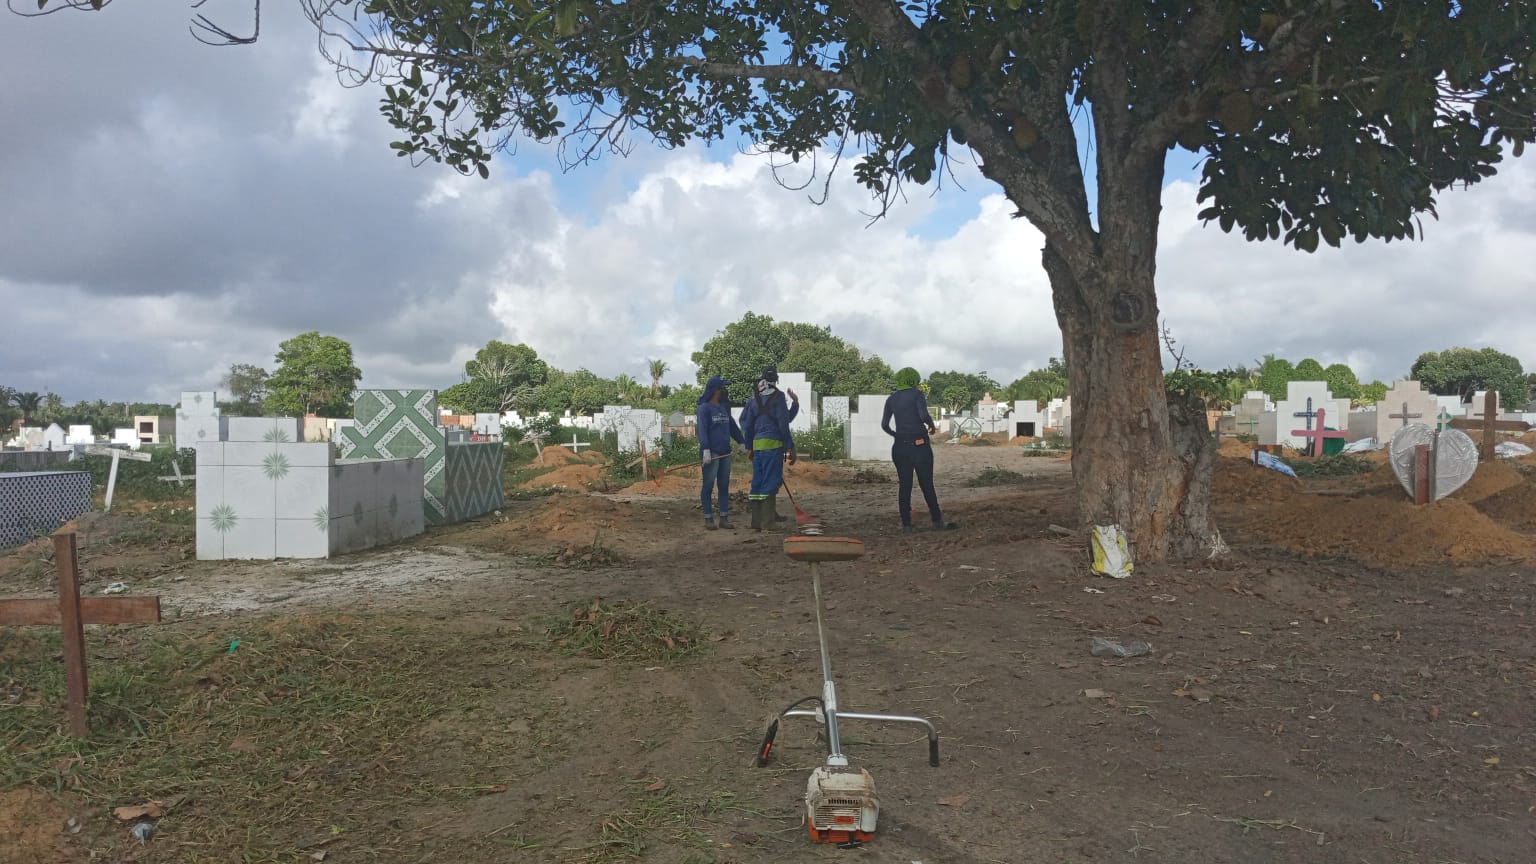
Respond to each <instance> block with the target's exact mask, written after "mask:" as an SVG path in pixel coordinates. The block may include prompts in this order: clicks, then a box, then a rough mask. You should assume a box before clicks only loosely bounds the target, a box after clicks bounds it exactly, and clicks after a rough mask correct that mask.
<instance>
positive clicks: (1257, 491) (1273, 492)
mask: <svg viewBox="0 0 1536 864" xmlns="http://www.w3.org/2000/svg"><path fill="white" fill-rule="evenodd" d="M1300 489H1301V484H1300V483H1298V482H1297V481H1296V480H1294V479H1292V478H1290V477H1287V476H1285V475H1284V474H1281V473H1280V472H1279V471H1275V470H1273V469H1270V468H1260V467H1259V466H1258V465H1255V464H1253V462H1252V461H1251V460H1244V459H1238V458H1235V457H1230V456H1219V457H1217V459H1216V469H1215V471H1214V472H1213V474H1212V477H1211V495H1212V496H1213V497H1214V498H1215V499H1216V500H1217V501H1218V502H1232V503H1237V504H1248V503H1253V502H1259V501H1280V500H1283V499H1285V498H1288V497H1290V496H1292V495H1295V494H1296V493H1297V492H1298V491H1300Z"/></svg>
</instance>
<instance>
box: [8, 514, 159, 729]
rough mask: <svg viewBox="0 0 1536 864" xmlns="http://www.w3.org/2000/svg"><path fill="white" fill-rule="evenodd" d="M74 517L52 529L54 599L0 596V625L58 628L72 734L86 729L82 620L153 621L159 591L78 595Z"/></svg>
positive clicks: (156, 617)
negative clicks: (56, 593) (138, 594)
mask: <svg viewBox="0 0 1536 864" xmlns="http://www.w3.org/2000/svg"><path fill="white" fill-rule="evenodd" d="M75 551H76V549H75V523H73V522H70V523H69V524H67V525H65V526H64V527H63V528H60V529H59V530H58V531H55V532H54V534H53V554H54V560H55V563H56V564H57V566H58V571H59V599H58V602H57V603H55V602H53V601H51V600H0V626H5V627H27V626H38V627H46V626H49V625H58V626H59V627H61V628H62V629H63V631H64V678H65V682H66V692H67V701H68V705H69V731H70V732H71V733H72V734H73V735H74V736H75V737H77V738H84V737H85V736H86V735H87V734H89V733H90V728H89V727H88V726H87V724H86V720H85V704H86V700H87V699H88V698H89V697H90V684H89V683H88V682H87V679H86V674H85V625H86V624H156V623H159V621H160V598H159V597H83V598H82V597H81V596H80V567H79V563H78V561H77V560H76V557H75Z"/></svg>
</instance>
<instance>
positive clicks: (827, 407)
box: [821, 396, 848, 426]
mask: <svg viewBox="0 0 1536 864" xmlns="http://www.w3.org/2000/svg"><path fill="white" fill-rule="evenodd" d="M821 422H822V423H825V424H826V425H828V426H847V425H848V397H847V396H823V397H821Z"/></svg>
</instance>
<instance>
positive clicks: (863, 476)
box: [849, 468, 891, 484]
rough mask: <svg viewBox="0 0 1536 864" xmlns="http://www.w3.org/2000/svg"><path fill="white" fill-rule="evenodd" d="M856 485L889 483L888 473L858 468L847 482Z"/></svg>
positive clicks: (889, 476) (889, 475)
mask: <svg viewBox="0 0 1536 864" xmlns="http://www.w3.org/2000/svg"><path fill="white" fill-rule="evenodd" d="M849 482H851V483H858V484H874V483H889V482H891V473H890V472H889V471H878V470H876V469H874V468H860V469H859V470H858V471H857V472H856V473H855V474H854V475H853V477H852V478H851V480H850V481H849Z"/></svg>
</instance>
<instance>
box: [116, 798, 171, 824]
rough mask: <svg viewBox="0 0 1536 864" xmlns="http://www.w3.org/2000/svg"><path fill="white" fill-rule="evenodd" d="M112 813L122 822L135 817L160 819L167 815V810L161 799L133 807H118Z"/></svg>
mask: <svg viewBox="0 0 1536 864" xmlns="http://www.w3.org/2000/svg"><path fill="white" fill-rule="evenodd" d="M112 815H113V816H115V817H117V819H118V820H119V821H122V822H132V821H133V820H135V819H143V818H145V817H148V818H150V819H159V818H160V817H161V816H164V815H165V810H164V808H163V807H162V806H161V804H160V802H159V801H151V802H149V803H148V804H138V805H135V806H132V807H118V808H116V809H114V810H113V811H112Z"/></svg>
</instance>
